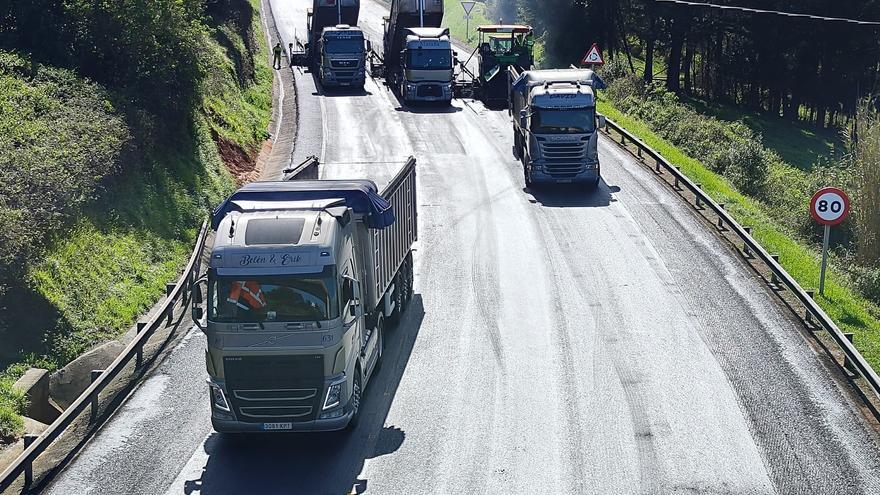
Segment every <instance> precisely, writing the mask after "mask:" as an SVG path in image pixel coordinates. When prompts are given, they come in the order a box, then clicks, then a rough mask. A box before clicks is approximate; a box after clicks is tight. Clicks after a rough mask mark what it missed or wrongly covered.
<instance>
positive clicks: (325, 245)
mask: <svg viewBox="0 0 880 495" xmlns="http://www.w3.org/2000/svg"><path fill="white" fill-rule="evenodd" d="M416 204H417V202H416V162H415V159H413V158H410V159H409V160H408V161H407V163H406V165H405V166H404V167H403V168H402V169H401V170H400V171H399V172H398V173H397V175H396V176H395V177H394V179H393V180H392V181H391V182H390V183H389V184H388V186H387V187H385V188H384V189H383V190H382V191H381V193H380V192H379V190H378V188H377V186H376V184H375V183H374V182H372V181H370V180H314V181H311V180H301V181H277V182H255V183H251V184H248V185H246V186H244V187H242V188H241V189H239V190H238V191H236V192H235V193H233V194H232V195H231V196H230V197H229V198H228V199H226V201H224V202H223V203H222V204H221V205H220V206H218V207H217V208H216V209H215V210H214V212H213V215H212V219H211V228H212V229H213V230H214V231H215V240H214V244H213V247H212V248H211V252H210V262H209V266H208V271H207V275H206V276H205V279H204V281H205V282H206V284H207V294H208V295H207V301H206V304H205V305H206V306H207V307H206V308H204V307H203V304H202V302H201V296H200V295H201V288H197V289H196V290H194V292H193V295H192V300H193V309H192V312H193V319H194V321H196V322H199V323H198V324H199V325H200V326H201V327H202V329H203V330H204V332H205V333H206V334H207V351H206V355H205V359H206V365H207V372H208V377H209V378H208V387H209V391H210V394H209V398H210V408H211V422H212V424H213V427H214V429H215V430H217V431H218V432H227V433H236V432H272V431H332V430H340V429H345V428H347V427H351V426H352V425H353V424H355V422H356V421H357V418H358V413H359V411H360V403H361V400H362V398H363V393H364V390H365V389H366V387H368V385H369V384H370V382H371V381H372V379H373V377H374V376H375V372H376V370H377V369H378V367H379V365H380V363H381V359H382V352H383V345H384V337H385V332H386V330H387V329H388V328H389V323H391V322H394V321H396V320H397V319H398V318H399V317H400V315H401V313H402V312H403V311H405V309H406V308H407V306H408V305H409V301H410V299H411V298H412V294H413V261H412V260H413V259H412V249H413V243H414V242H415V241H416V239H417V224H416ZM202 318H204V319H205V321H204V322H201V320H202Z"/></svg>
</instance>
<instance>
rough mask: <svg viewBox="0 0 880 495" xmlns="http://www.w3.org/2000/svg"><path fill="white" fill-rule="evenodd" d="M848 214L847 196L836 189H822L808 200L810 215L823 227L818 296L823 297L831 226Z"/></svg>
mask: <svg viewBox="0 0 880 495" xmlns="http://www.w3.org/2000/svg"><path fill="white" fill-rule="evenodd" d="M848 213H849V196H847V195H846V193H845V192H843V191H841V190H840V189H838V188H836V187H823V188H822V189H819V190H818V191H816V194H814V195H813V199H811V200H810V215H812V216H813V218H814V219H815V220H816V221H817V222H819V223H820V224H822V225H824V226H825V235H824V236H823V238H822V268H821V269H820V272H819V294H822V295H823V296H824V295H825V267H826V266H827V265H828V244H829V241H830V239H831V226H832V225H837V224H839V223H840V222H842V221H843V219H844V218H846V215H847V214H848Z"/></svg>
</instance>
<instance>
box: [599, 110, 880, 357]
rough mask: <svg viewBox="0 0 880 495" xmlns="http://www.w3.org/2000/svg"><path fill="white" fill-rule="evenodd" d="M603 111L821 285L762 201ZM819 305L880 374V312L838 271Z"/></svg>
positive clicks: (807, 258)
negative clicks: (850, 337)
mask: <svg viewBox="0 0 880 495" xmlns="http://www.w3.org/2000/svg"><path fill="white" fill-rule="evenodd" d="M599 111H600V112H601V113H603V114H605V115H607V116H608V117H610V118H611V119H612V120H614V121H615V122H617V123H619V124H620V125H621V126H623V127H624V128H626V129H627V130H628V131H630V132H632V133H633V134H635V135H637V136H639V138H640V139H642V140H643V141H644V142H645V143H646V144H647V145H648V146H650V147H652V148H654V149H655V150H657V151H658V152H659V153H660V154H662V155H663V156H664V157H665V158H666V159H667V160H669V161H670V162H671V163H673V164H675V165H677V166H679V167H681V170H682V172H684V173H685V174H686V175H687V176H688V177H689V178H691V180H693V181H694V182H697V183H700V184H702V188H703V190H704V191H706V193H708V194H709V195H710V196H711V197H712V198H713V199H714V200H715V201H717V202H722V203H725V207H726V208H727V210H728V211H730V213H731V214H732V215H733V217H734V218H735V219H736V220H737V221H738V222H739V223H740V224H741V225H748V226H751V227H752V235H753V236H754V237H755V238H756V239H757V240H758V242H760V243H761V245H762V246H764V248H765V249H767V250H768V251H770V252H773V253H779V256H780V262H781V263H782V266H783V267H785V269H786V270H787V271H788V272H789V273H790V274H791V275H792V276H793V277H794V278H795V279H796V280H797V281H798V283H800V284H801V286H803V287H817V286H818V285H819V262H820V260H819V256H818V254H817V253H816V252H815V251H814V250H813V249H810V248H809V247H807V246H805V245H803V244H800V243H798V242H797V241H796V240H794V239H792V238H791V237H789V236H787V235H786V234H785V233H784V232H785V229H784V228H783V227H781V226H780V225H778V224H777V223H775V222H774V221H773V220H772V219H771V218H770V216H769V215H768V214H767V212H766V211H765V210H764V207H763V206H762V205H761V204H760V203H758V202H757V201H756V200H754V199H752V198H749V197H747V196H744V195H743V194H741V193H739V192H738V191H736V190H735V189H734V188H733V187H732V186H731V185H730V183H729V182H727V181H726V180H725V179H724V178H722V177H720V176H719V175H717V174H715V173H713V172H711V171H710V170H708V169H707V168H706V167H705V166H703V164H701V163H700V162H699V161H697V160H695V159H693V158H691V157H689V156H687V155H686V154H684V153H683V152H682V151H681V150H679V149H678V148H676V147H675V146H673V145H672V144H670V143H669V142H668V141H666V140H664V139H662V138H660V137H658V136H657V135H656V134H655V133H654V132H653V131H652V130H651V129H650V128H649V127H648V126H647V125H646V124H645V123H644V122H641V121H639V120H637V119H634V118H632V117H630V116H628V115H626V114H623V113H622V112H620V111H618V110H617V109H616V108H615V107H614V106H613V105H612V104H611V103H610V102H608V101H600V102H599ZM816 300H817V301H818V302H819V304H820V305H821V306H822V308H823V309H824V310H825V312H827V313H828V315H829V316H831V318H832V319H833V320H834V321H835V322H836V323H837V324H838V326H840V328H841V330H843V331H844V332H852V333H853V334H854V336H855V339H854V342H855V345H856V347H857V348H858V349H859V351H861V353H862V354H863V355H864V356H865V358H866V359H867V360H868V361H869V362H870V363H871V366H873V367H874V368H875V369H880V308H878V307H877V306H876V305H873V304H871V303H870V302H869V301H867V300H866V299H864V298H862V297H860V296H859V295H858V294H857V293H856V292H855V291H853V290H852V289H850V288H849V287H848V286H847V280H846V277H845V276H841V275H840V274H839V273H838V272H837V270H835V269H834V268H833V267H832V269H831V270H829V272H828V273H827V274H826V281H825V295H824V296H819V295H817V296H816Z"/></svg>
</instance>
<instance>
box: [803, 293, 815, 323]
mask: <svg viewBox="0 0 880 495" xmlns="http://www.w3.org/2000/svg"><path fill="white" fill-rule="evenodd" d="M804 292H806V293H807V295H808V296H810V299H815V297H816V291H814V290H813V289H807V290H805V291H804ZM804 320H806V322H807V323H809V324H810V325H812V324H813V313H811V312H810V308H804Z"/></svg>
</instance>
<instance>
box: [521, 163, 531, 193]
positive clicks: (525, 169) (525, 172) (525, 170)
mask: <svg viewBox="0 0 880 495" xmlns="http://www.w3.org/2000/svg"><path fill="white" fill-rule="evenodd" d="M523 178H524V179H525V183H526V189H531V188H532V174H530V173H529V168H528V167H527V166H526V165H525V164H523Z"/></svg>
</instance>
